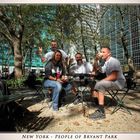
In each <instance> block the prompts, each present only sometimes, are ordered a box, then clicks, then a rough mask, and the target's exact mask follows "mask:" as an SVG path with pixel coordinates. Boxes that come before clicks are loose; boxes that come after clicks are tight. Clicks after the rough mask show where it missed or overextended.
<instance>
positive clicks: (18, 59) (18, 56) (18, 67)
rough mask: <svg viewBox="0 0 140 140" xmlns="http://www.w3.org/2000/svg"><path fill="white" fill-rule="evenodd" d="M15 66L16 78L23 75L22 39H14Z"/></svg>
mask: <svg viewBox="0 0 140 140" xmlns="http://www.w3.org/2000/svg"><path fill="white" fill-rule="evenodd" d="M13 47H14V66H15V78H16V79H18V78H21V77H22V52H21V43H20V40H18V39H14V42H13Z"/></svg>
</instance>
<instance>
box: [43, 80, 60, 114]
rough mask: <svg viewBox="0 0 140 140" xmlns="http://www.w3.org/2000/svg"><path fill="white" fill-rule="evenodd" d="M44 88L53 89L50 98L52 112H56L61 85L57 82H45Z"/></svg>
mask: <svg viewBox="0 0 140 140" xmlns="http://www.w3.org/2000/svg"><path fill="white" fill-rule="evenodd" d="M44 87H51V88H53V96H52V101H53V110H55V111H57V110H58V102H59V95H60V92H61V90H62V85H61V83H59V82H57V81H52V80H46V81H45V82H44Z"/></svg>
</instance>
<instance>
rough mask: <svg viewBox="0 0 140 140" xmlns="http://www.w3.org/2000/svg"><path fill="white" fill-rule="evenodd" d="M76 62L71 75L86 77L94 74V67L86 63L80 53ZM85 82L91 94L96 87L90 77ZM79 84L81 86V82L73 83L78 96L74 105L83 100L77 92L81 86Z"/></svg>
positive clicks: (76, 57) (76, 56)
mask: <svg viewBox="0 0 140 140" xmlns="http://www.w3.org/2000/svg"><path fill="white" fill-rule="evenodd" d="M75 60H76V62H75V63H74V64H73V65H72V66H71V68H70V74H73V75H76V74H81V75H84V74H91V73H92V71H93V67H92V65H91V64H90V63H89V62H86V61H85V60H84V59H83V57H82V54H81V53H79V52H78V53H76V55H75ZM76 78H79V77H76ZM83 78H84V77H83ZM84 80H85V81H86V82H85V83H84V84H85V86H87V85H88V86H89V87H90V88H91V92H92V87H94V84H93V83H92V82H91V80H89V77H88V79H87V78H86V79H84ZM79 84H80V82H74V83H73V89H74V90H75V93H76V96H77V98H76V100H75V101H74V104H77V103H79V102H80V100H81V97H80V95H79V94H78V93H77V92H76V91H77V87H78V86H79Z"/></svg>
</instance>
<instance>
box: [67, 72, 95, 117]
mask: <svg viewBox="0 0 140 140" xmlns="http://www.w3.org/2000/svg"><path fill="white" fill-rule="evenodd" d="M68 79H69V82H70V83H71V84H72V85H75V84H76V85H77V89H78V91H77V92H78V95H79V96H80V97H81V103H82V108H83V114H84V116H85V105H84V101H85V97H86V95H87V94H88V93H90V91H89V88H90V87H89V84H92V83H94V82H95V77H94V75H93V74H71V75H68ZM93 86H94V84H93ZM75 99H76V98H74V100H73V101H75Z"/></svg>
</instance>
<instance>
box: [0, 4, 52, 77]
mask: <svg viewBox="0 0 140 140" xmlns="http://www.w3.org/2000/svg"><path fill="white" fill-rule="evenodd" d="M48 9H49V10H50V9H53V7H51V6H43V5H42V6H38V5H3V6H0V27H1V28H0V34H1V35H2V36H3V37H5V38H6V39H7V40H8V42H9V44H10V47H12V50H13V52H14V66H15V77H16V78H20V77H21V76H22V66H23V58H24V56H25V54H26V53H25V52H26V50H25V49H28V47H27V48H25V47H24V45H25V44H29V45H30V43H29V42H30V41H31V40H32V38H33V37H37V35H38V34H39V32H40V31H41V28H42V27H43V26H45V24H46V22H47V19H48V17H49V16H48V13H47V11H48ZM50 11H51V10H50ZM45 17H46V18H45ZM43 19H45V20H43ZM47 24H49V23H47ZM27 42H28V43H27Z"/></svg>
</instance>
